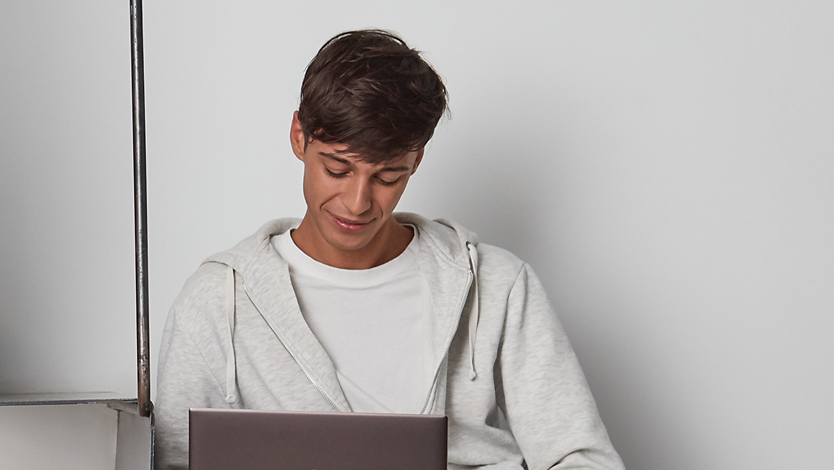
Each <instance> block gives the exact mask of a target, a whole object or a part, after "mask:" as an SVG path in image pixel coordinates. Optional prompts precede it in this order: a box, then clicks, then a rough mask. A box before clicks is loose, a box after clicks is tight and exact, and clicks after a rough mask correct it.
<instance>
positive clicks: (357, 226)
mask: <svg viewBox="0 0 834 470" xmlns="http://www.w3.org/2000/svg"><path fill="white" fill-rule="evenodd" d="M330 216H331V217H333V222H334V223H335V224H336V226H337V227H339V228H340V229H342V230H344V231H346V232H358V231H359V230H362V229H363V228H365V227H367V226H368V224H369V223H371V221H368V222H362V221H358V220H351V219H346V218H344V217H337V216H335V215H333V214H330Z"/></svg>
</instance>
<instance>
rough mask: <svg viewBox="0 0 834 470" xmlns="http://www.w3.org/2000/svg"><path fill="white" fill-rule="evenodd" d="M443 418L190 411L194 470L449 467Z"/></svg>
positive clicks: (441, 469) (191, 465)
mask: <svg viewBox="0 0 834 470" xmlns="http://www.w3.org/2000/svg"><path fill="white" fill-rule="evenodd" d="M447 426H448V418H447V417H446V416H438V415H405V414H364V413H307V412H287V411H258V410H226V409H219V410H218V409H200V408H192V409H191V410H189V429H188V433H189V435H188V446H189V447H188V458H189V469H190V470H232V469H235V470H266V469H269V470H376V469H379V470H383V469H384V470H446V463H447V455H448V451H447V445H448V437H447V436H448V431H447Z"/></svg>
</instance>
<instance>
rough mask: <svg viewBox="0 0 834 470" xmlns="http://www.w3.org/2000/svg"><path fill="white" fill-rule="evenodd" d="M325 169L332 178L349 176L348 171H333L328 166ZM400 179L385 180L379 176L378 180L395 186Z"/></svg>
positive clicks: (382, 183) (383, 183)
mask: <svg viewBox="0 0 834 470" xmlns="http://www.w3.org/2000/svg"><path fill="white" fill-rule="evenodd" d="M324 171H326V172H327V175H328V176H330V177H331V178H335V179H340V178H344V177H345V176H347V173H333V172H332V171H330V170H328V169H327V168H325V169H324ZM398 180H399V178H397V179H396V180H394V181H385V180H384V179H380V178H377V181H379V184H381V185H383V186H393V185H395V184H397V181H398Z"/></svg>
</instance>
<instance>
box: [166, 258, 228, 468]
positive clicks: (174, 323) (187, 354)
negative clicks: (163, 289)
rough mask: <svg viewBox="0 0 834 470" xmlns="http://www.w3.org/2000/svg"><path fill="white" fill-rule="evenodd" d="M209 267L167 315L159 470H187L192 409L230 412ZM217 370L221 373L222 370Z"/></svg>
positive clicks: (219, 292) (194, 278)
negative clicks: (222, 409) (189, 421)
mask: <svg viewBox="0 0 834 470" xmlns="http://www.w3.org/2000/svg"><path fill="white" fill-rule="evenodd" d="M206 271H212V268H206V267H205V265H204V266H203V267H201V269H200V270H198V272H197V274H195V275H194V276H192V278H191V279H190V280H189V281H188V283H186V286H185V287H184V288H183V291H182V292H181V293H180V296H179V297H178V298H177V300H176V301H175V303H174V306H173V307H172V308H171V311H170V313H169V314H168V320H167V322H166V324H165V331H164V332H163V334H162V346H161V348H160V353H159V375H158V382H157V383H158V385H157V393H156V400H155V401H156V403H155V415H156V437H155V441H156V442H155V448H154V462H155V468H156V469H158V470H187V469H188V410H189V408H229V407H230V405H229V404H228V403H227V402H226V400H225V396H226V394H225V391H224V385H223V383H224V382H223V374H224V369H223V368H222V365H223V364H225V350H224V347H223V344H222V342H221V341H220V339H221V338H220V336H219V335H222V329H221V330H220V331H217V330H218V328H217V327H214V328H212V327H211V325H214V324H216V321H214V320H213V318H214V317H216V316H217V315H218V314H219V313H217V312H215V310H218V307H217V306H218V305H222V303H220V304H219V303H218V301H219V300H222V297H218V298H217V299H215V297H217V296H218V295H222V292H223V290H222V288H218V287H219V286H214V284H216V282H215V281H214V279H213V278H216V277H217V276H208V278H207V276H205V275H206V274H208V273H207V272H206ZM218 366H219V367H218Z"/></svg>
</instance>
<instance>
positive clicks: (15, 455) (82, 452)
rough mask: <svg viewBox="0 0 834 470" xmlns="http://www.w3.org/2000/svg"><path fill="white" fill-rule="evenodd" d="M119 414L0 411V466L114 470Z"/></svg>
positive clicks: (65, 409)
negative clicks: (0, 450) (117, 417)
mask: <svg viewBox="0 0 834 470" xmlns="http://www.w3.org/2000/svg"><path fill="white" fill-rule="evenodd" d="M116 415H117V412H116V411H115V410H111V409H110V408H107V406H106V405H54V406H3V407H0V449H2V452H0V467H2V468H4V469H26V470H52V469H56V468H60V469H66V470H113V469H114V468H115V467H114V462H115V461H116V427H117V425H118V420H117V419H116Z"/></svg>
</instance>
